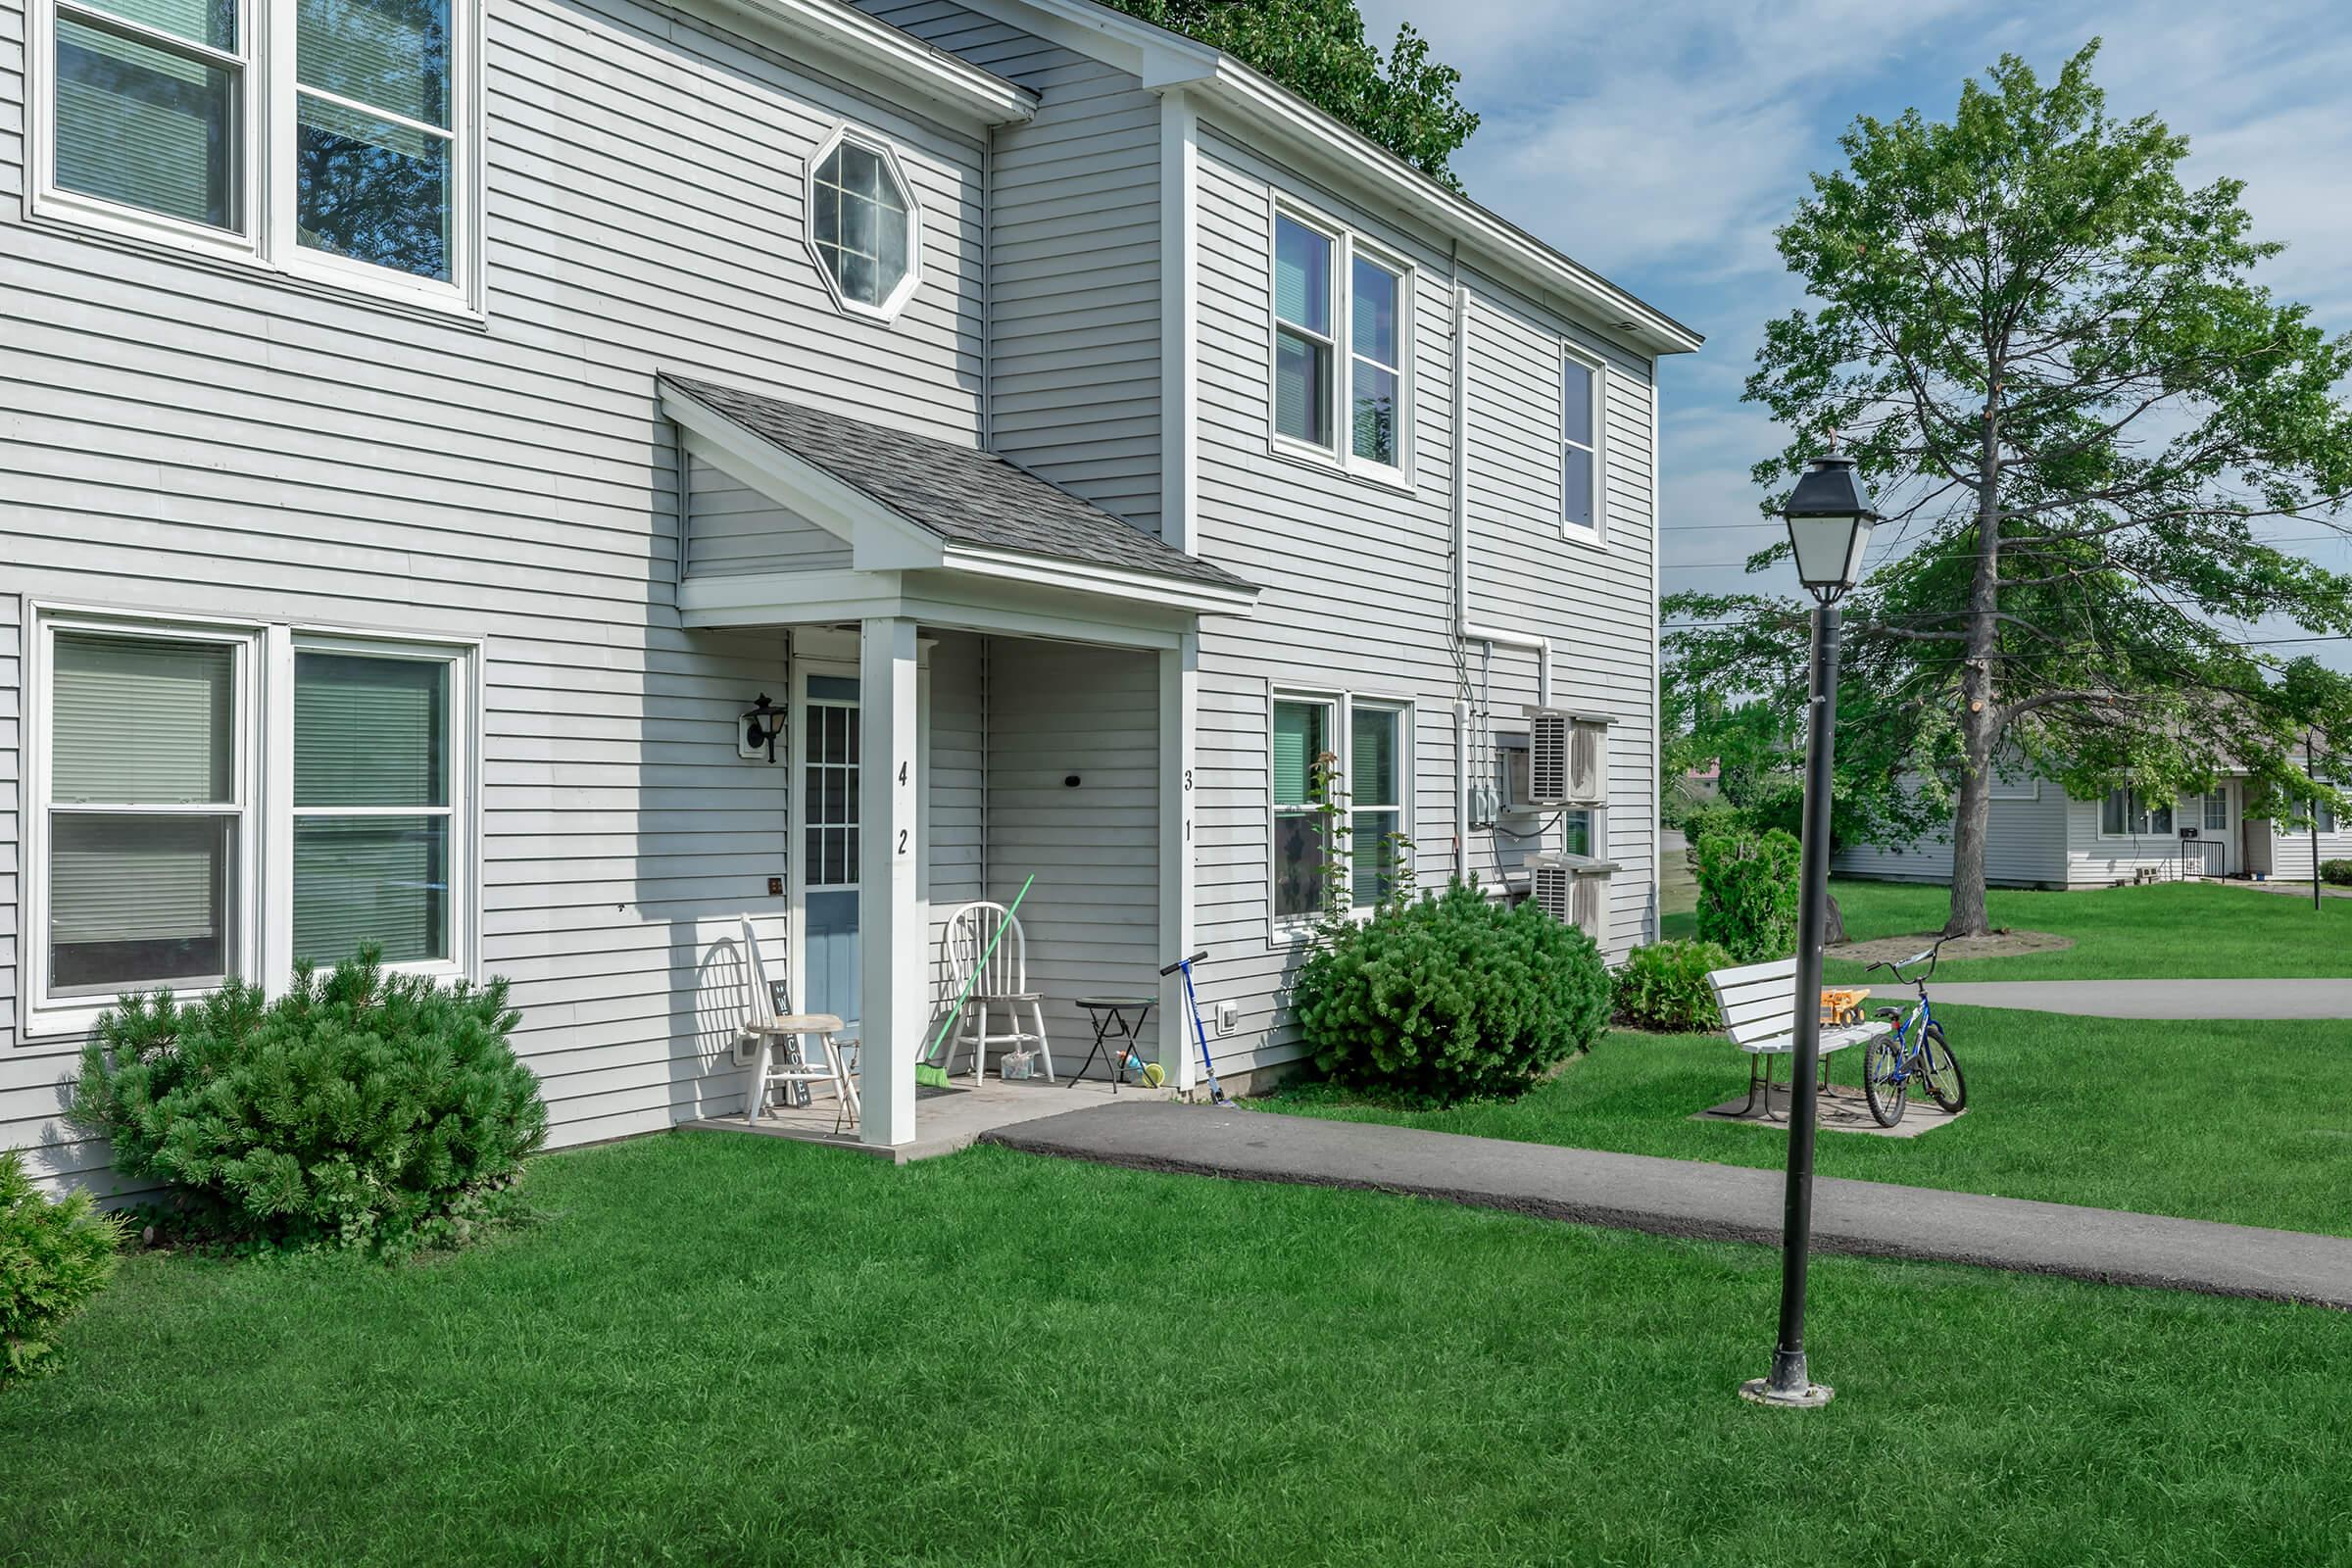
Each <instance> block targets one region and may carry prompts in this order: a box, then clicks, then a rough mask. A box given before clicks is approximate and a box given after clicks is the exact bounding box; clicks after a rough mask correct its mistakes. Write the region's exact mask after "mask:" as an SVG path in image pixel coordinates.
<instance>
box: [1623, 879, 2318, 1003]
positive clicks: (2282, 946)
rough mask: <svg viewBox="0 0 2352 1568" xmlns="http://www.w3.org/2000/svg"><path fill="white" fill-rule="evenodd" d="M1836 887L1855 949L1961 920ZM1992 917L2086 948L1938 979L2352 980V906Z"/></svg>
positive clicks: (1845, 969) (1992, 904)
mask: <svg viewBox="0 0 2352 1568" xmlns="http://www.w3.org/2000/svg"><path fill="white" fill-rule="evenodd" d="M1830 885H1831V888H1832V889H1833V891H1835V892H1836V893H1837V895H1838V910H1839V912H1841V913H1842V914H1843V915H1844V916H1845V934H1846V936H1847V937H1848V938H1849V939H1850V940H1852V941H1855V942H1867V941H1869V940H1870V939H1871V938H1873V937H1892V936H1903V935H1906V934H1908V933H1910V932H1914V931H1936V930H1940V929H1941V928H1942V926H1943V922H1944V920H1945V919H1946V918H1947V917H1948V916H1949V915H1950V913H1951V891H1950V889H1948V888H1941V887H1929V886H1925V885H1921V884H1916V883H1907V882H1857V881H1850V880H1847V879H1845V878H1842V877H1840V878H1838V879H1837V880H1835V881H1833V882H1832V883H1831V884H1830ZM1985 909H1986V912H1987V913H1988V914H1989V915H1990V916H1991V918H1992V923H1993V924H1994V925H1996V926H2010V927H2014V928H2016V929H2019V930H2024V931H2054V932H2056V933H2058V934H2059V935H2060V936H2069V937H2073V938H2074V939H2075V946H2074V947H2072V948H2070V949H2068V950H2067V951H2066V952H2064V953H2036V954H2027V955H2024V956H2019V957H2014V958H1975V959H1970V960H1967V961H1960V960H1953V961H1951V962H1947V963H1945V964H1943V965H1942V966H1941V967H1940V968H1938V969H1937V970H1936V977H1937V978H1938V979H1942V980H1951V981H1961V980H2126V979H2130V980H2142V979H2150V978H2157V977H2166V976H2170V977H2177V978H2182V979H2187V978H2203V977H2222V978H2229V979H2270V978H2275V977H2280V976H2293V975H2342V976H2352V899H2329V900H2327V902H2326V904H2325V906H2324V907H2322V908H2320V909H2319V910H2317V911H2315V910H2314V909H2313V908H2312V907H2311V904H2310V902H2309V901H2308V900H2303V899H2295V898H2289V897H2284V896H2281V895H2278V894H2272V893H2257V892H2255V891H2253V890H2252V889H2250V888H2242V887H2229V886H2225V885H2222V884H2218V883H2202V882H2160V883H2154V884H2151V885H2149V886H2146V887H2136V888H2099V889H2093V890H2086V891H2083V892H2079V893H2036V892H2031V891H2027V890H2023V889H2012V888H1994V889H1992V890H1991V891H1990V892H1989V893H1987V894H1986V896H1985ZM1659 926H1660V935H1662V936H1666V937H1694V936H1696V935H1697V934H1698V922H1697V916H1696V915H1694V914H1668V915H1665V916H1664V917H1662V918H1661V920H1660V922H1659ZM1923 946H1924V944H1923ZM1825 972H1826V974H1827V976H1828V978H1830V979H1833V980H1853V979H1860V978H1863V970H1862V966H1861V965H1860V964H1855V963H1841V962H1838V961H1837V960H1835V959H1833V960H1831V962H1830V963H1829V964H1828V966H1827V969H1826V971H1825ZM1874 978H1878V979H1884V978H1885V976H1884V975H1883V974H1882V975H1879V976H1876V977H1874Z"/></svg>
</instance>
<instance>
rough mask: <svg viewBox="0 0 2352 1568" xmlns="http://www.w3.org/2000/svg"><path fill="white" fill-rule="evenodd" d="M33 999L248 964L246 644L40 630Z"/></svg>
mask: <svg viewBox="0 0 2352 1568" xmlns="http://www.w3.org/2000/svg"><path fill="white" fill-rule="evenodd" d="M37 634H38V635H40V636H42V637H44V638H45V639H46V642H45V656H46V657H45V658H44V660H43V663H44V664H45V666H46V670H47V680H46V683H45V684H46V686H47V690H46V692H45V693H43V694H42V696H43V697H44V698H45V701H43V702H41V703H40V704H39V705H38V706H37V707H36V709H35V714H36V721H37V722H39V724H40V725H41V731H40V733H39V735H38V738H37V741H36V750H35V752H34V755H33V769H32V772H33V790H34V797H35V798H34V802H33V809H34V814H35V817H36V822H35V824H34V827H35V832H36V833H37V834H38V835H39V837H38V839H37V841H36V843H35V845H34V853H33V857H32V860H33V863H32V864H31V865H30V867H29V868H28V869H29V870H30V872H31V875H30V877H29V879H28V881H29V885H30V886H29V891H30V892H31V893H32V894H33V898H32V900H31V903H32V908H33V918H32V921H31V922H29V923H31V924H32V926H33V929H34V932H35V933H36V935H35V943H34V946H35V952H34V954H33V956H32V957H33V968H34V974H33V977H32V978H33V981H34V985H33V988H32V989H33V993H34V995H35V996H36V997H47V998H52V999H56V1000H57V1001H60V1002H63V1003H67V1004H69V1005H71V1004H72V1003H73V1002H76V1001H82V1000H88V1001H94V1002H99V1003H104V1002H111V1001H112V1000H114V998H115V997H117V996H119V995H121V994H122V993H123V992H125V991H132V990H143V989H147V988H150V987H154V986H162V985H168V986H172V987H177V988H192V989H198V990H204V989H210V988H211V987H213V986H217V985H219V984H220V983H221V980H222V979H223V978H224V977H226V976H229V975H237V974H243V973H245V972H246V970H247V967H248V959H249V957H250V944H249V943H248V941H247V940H246V935H247V933H246V928H245V913H246V910H247V907H248V904H249V901H250V899H251V896H252V893H251V889H252V875H251V868H252V864H253V859H254V854H253V852H254V823H253V811H252V804H253V769H252V765H251V760H250V755H249V751H250V741H251V737H252V733H253V728H252V727H253V708H252V700H251V693H252V690H253V685H254V682H253V660H254V652H255V647H254V642H253V640H252V638H251V637H250V636H247V635H237V634H233V633H222V634H212V633H206V632H200V631H196V630H193V629H182V628H162V627H157V628H153V629H147V628H141V629H138V630H135V631H134V630H121V629H115V628H111V627H109V628H99V627H95V626H79V625H61V626H46V625H44V626H41V627H39V628H37Z"/></svg>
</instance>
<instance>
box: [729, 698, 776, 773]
mask: <svg viewBox="0 0 2352 1568" xmlns="http://www.w3.org/2000/svg"><path fill="white" fill-rule="evenodd" d="M741 723H742V726H743V728H742V732H741V736H740V738H739V740H738V743H737V745H736V748H735V751H736V755H737V756H739V757H744V758H750V759H757V758H759V757H760V755H761V754H762V753H764V754H765V755H766V757H767V760H769V761H771V762H772V761H774V760H776V741H777V739H778V738H779V737H780V736H782V735H783V733H784V712H783V710H781V709H779V708H777V707H776V705H775V704H773V703H771V702H769V701H768V700H767V693H765V692H761V693H760V696H759V699H758V701H756V702H754V703H753V704H752V706H751V707H750V709H748V710H747V711H745V712H744V715H743V718H742V720H741Z"/></svg>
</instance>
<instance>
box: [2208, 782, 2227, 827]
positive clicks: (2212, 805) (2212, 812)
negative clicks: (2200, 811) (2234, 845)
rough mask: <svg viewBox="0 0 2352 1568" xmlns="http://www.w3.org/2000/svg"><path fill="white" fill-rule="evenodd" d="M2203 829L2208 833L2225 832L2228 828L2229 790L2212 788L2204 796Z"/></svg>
mask: <svg viewBox="0 0 2352 1568" xmlns="http://www.w3.org/2000/svg"><path fill="white" fill-rule="evenodd" d="M2204 801H2205V819H2204V823H2203V826H2204V829H2205V831H2206V832H2208V833H2226V832H2228V831H2229V791H2228V790H2214V791H2212V792H2210V793H2209V794H2207V795H2206V796H2205V797H2204Z"/></svg>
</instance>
